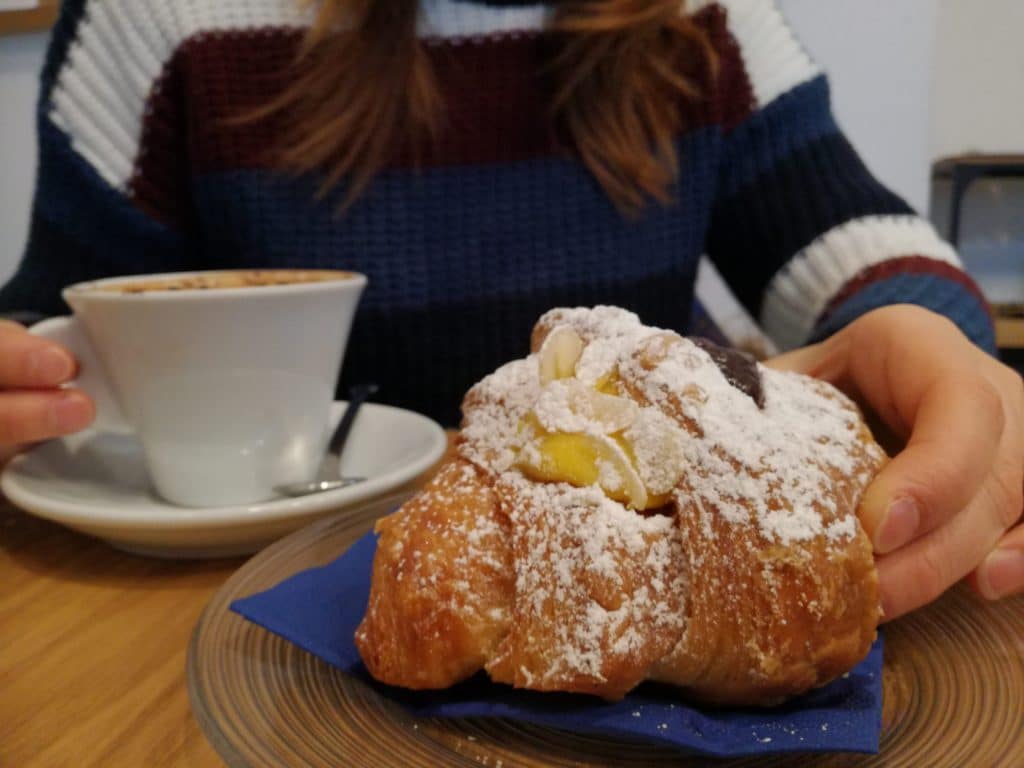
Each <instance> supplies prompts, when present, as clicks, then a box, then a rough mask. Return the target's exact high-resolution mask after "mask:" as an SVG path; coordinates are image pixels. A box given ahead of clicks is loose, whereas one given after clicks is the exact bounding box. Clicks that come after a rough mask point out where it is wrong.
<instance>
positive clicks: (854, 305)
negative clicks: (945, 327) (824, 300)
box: [810, 274, 996, 354]
mask: <svg viewBox="0 0 1024 768" xmlns="http://www.w3.org/2000/svg"><path fill="white" fill-rule="evenodd" d="M892 304H916V305H918V306H921V307H924V308H926V309H930V310H932V311H933V312H937V313H939V314H940V315H944V316H945V317H948V318H949V319H950V320H952V321H953V322H954V323H956V324H957V326H958V327H959V328H960V330H961V331H963V332H964V335H966V336H967V338H969V339H970V340H971V341H972V342H974V343H975V344H977V345H978V346H979V347H981V348H982V349H984V350H985V351H986V352H989V353H990V354H994V353H995V350H996V339H995V330H994V329H993V327H992V320H991V319H990V318H989V316H988V312H987V310H986V309H985V307H984V306H983V305H982V303H981V302H980V301H979V300H978V298H977V297H976V296H975V295H974V294H972V293H971V292H970V291H969V290H967V288H965V287H964V286H963V285H962V284H961V283H958V282H956V281H954V280H949V279H947V278H945V277H942V276H941V275H925V274H914V275H894V276H893V277H889V278H886V279H884V280H879V281H878V282H876V283H871V284H869V285H867V286H865V287H864V289H863V290H861V291H858V292H857V293H855V294H854V295H853V296H851V297H850V298H848V299H847V300H846V301H844V302H842V303H840V304H839V305H838V306H837V307H835V308H834V309H833V310H832V311H831V312H830V313H829V314H828V316H827V317H825V318H824V319H823V320H822V321H820V322H819V324H818V326H817V327H816V328H815V329H814V332H813V334H812V335H811V339H810V341H811V342H815V341H821V340H822V339H824V338H826V337H828V336H831V335H832V334H833V333H835V332H836V331H838V330H840V329H841V328H844V327H845V326H847V325H849V324H850V323H851V322H853V321H854V320H856V319H857V318H858V317H860V316H861V315H863V314H865V313H867V312H870V311H871V310H873V309H878V308H880V307H885V306H889V305H892Z"/></svg>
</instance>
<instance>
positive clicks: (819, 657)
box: [356, 307, 884, 705]
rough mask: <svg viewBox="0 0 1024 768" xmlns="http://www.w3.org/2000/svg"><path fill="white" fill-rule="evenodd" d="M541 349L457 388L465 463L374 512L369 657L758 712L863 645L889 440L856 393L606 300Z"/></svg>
mask: <svg viewBox="0 0 1024 768" xmlns="http://www.w3.org/2000/svg"><path fill="white" fill-rule="evenodd" d="M565 328H570V329H572V331H573V332H572V333H567V332H566V331H564V330H562V331H559V333H561V334H562V335H563V336H570V337H574V338H575V339H576V341H574V342H573V343H571V344H563V345H562V347H561V349H558V350H554V351H552V350H551V349H548V347H550V346H551V345H552V344H555V336H557V335H558V334H553V331H555V330H558V329H565ZM549 338H550V339H551V342H550V343H548V341H549ZM531 348H532V350H533V351H532V354H531V356H530V357H528V358H526V359H525V360H519V361H513V362H511V363H509V364H507V365H506V366H503V367H502V368H501V369H499V370H498V371H496V372H495V373H494V374H493V375H492V376H489V377H487V378H485V379H484V380H482V381H481V382H480V383H479V384H477V385H476V386H474V387H473V388H472V389H471V390H470V391H469V392H468V393H467V395H466V398H465V400H464V402H463V414H464V421H463V425H462V428H461V430H460V434H459V436H458V440H457V451H456V454H457V455H456V458H455V459H453V460H452V461H451V463H449V464H448V465H447V466H445V467H444V468H443V469H442V471H441V472H440V474H439V475H438V476H437V477H436V478H435V479H434V480H433V481H432V482H431V483H430V484H429V485H428V486H427V487H425V488H424V489H423V490H422V491H421V492H420V493H419V494H417V496H416V497H414V498H413V499H412V500H411V501H410V502H408V503H407V504H406V505H405V506H403V507H402V509H400V510H399V511H398V512H396V513H395V514H393V515H392V516H390V517H388V518H386V519H385V520H382V521H381V522H380V523H379V524H378V528H377V530H378V533H379V534H380V541H379V544H378V551H377V555H376V557H375V560H374V570H373V581H372V589H371V597H370V604H369V608H368V611H367V614H366V617H365V618H364V620H363V622H362V624H361V625H360V627H359V629H358V631H357V635H356V640H357V645H358V647H359V650H360V653H361V654H362V655H363V658H364V660H365V661H366V664H367V667H368V668H369V670H370V672H371V674H373V675H374V676H375V677H377V678H378V679H380V680H382V681H384V682H387V683H392V684H395V685H401V686H405V687H409V688H442V687H447V686H449V685H451V684H453V683H455V682H458V681H459V680H461V679H464V678H465V677H468V676H469V675H472V674H473V673H475V672H477V671H479V670H481V669H485V670H486V671H487V672H488V674H490V676H491V677H492V679H494V680H495V681H498V682H504V683H509V684H512V685H514V686H516V687H523V688H531V689H535V690H543V691H551V690H557V691H570V692H579V693H589V694H595V695H598V696H602V697H604V698H607V699H616V698H620V697H622V696H623V695H625V694H626V693H627V692H628V691H629V690H630V689H632V688H633V687H634V686H635V685H637V684H639V683H640V682H642V681H644V680H655V681H659V682H665V683H670V684H673V685H677V686H679V687H680V688H682V689H685V695H686V696H687V697H688V698H695V699H700V700H705V701H711V702H716V703H722V704H741V705H751V704H753V705H766V704H773V703H776V702H778V701H781V700H782V699H785V698H787V697H790V696H793V695H796V694H799V693H802V692H804V691H806V690H808V689H810V688H812V687H815V686H818V685H822V684H824V683H826V682H828V681H829V680H831V679H833V678H835V677H836V676H838V675H840V674H842V673H843V672H846V671H847V670H849V669H850V668H852V667H853V666H854V665H855V664H856V663H857V662H859V661H860V660H861V659H862V658H863V657H864V656H865V655H866V653H867V651H868V650H869V648H870V645H871V643H872V641H873V639H874V636H875V630H876V627H877V623H878V620H879V613H880V610H879V604H878V584H877V574H876V572H875V568H874V563H873V559H872V553H871V546H870V542H869V541H868V539H867V536H866V535H865V533H864V531H863V530H862V529H861V528H860V525H859V523H858V522H857V519H856V516H855V511H856V507H857V504H858V502H859V499H860V496H861V494H862V492H863V490H864V488H865V487H866V485H867V483H868V482H870V480H871V478H872V477H873V475H874V474H875V473H876V472H877V471H878V469H879V468H880V467H881V465H882V463H883V461H884V454H883V453H882V451H881V449H880V448H879V447H878V446H877V444H876V443H875V442H874V440H873V438H872V437H871V434H870V432H869V431H868V429H867V427H866V426H865V425H864V423H863V421H862V419H861V418H860V414H859V413H858V412H857V410H856V407H855V406H854V405H853V404H852V403H851V402H850V401H849V400H847V399H846V398H845V397H844V396H842V395H841V394H840V393H838V391H836V390H834V389H833V388H832V387H830V386H829V385H827V384H824V383H822V382H818V381H815V380H812V379H809V378H806V377H802V376H797V375H795V374H784V373H779V372H775V371H768V370H765V369H762V368H759V367H757V366H755V365H754V364H753V363H752V362H751V361H746V360H745V359H740V358H735V357H733V356H732V353H727V352H725V351H722V350H717V349H716V348H711V347H709V346H706V345H702V344H701V343H694V342H692V341H690V340H686V339H683V338H682V337H680V336H678V335H677V334H674V333H671V332H666V331H661V330H659V329H652V328H646V327H644V326H642V325H640V324H639V321H638V320H637V319H636V318H635V316H633V315H631V314H629V313H626V312H624V311H622V310H618V309H616V308H611V307H598V308H594V309H591V310H583V309H564V310H553V311H552V312H549V313H548V314H546V315H545V316H544V317H542V318H541V319H540V321H538V323H537V325H536V327H535V328H534V332H533V335H532V337H531ZM566 350H568V352H566ZM580 350H582V351H580ZM568 353H572V355H575V357H572V356H571V357H570V359H569V363H571V364H572V368H571V370H570V372H569V373H566V370H565V368H566V362H565V360H564V359H563V358H564V357H565V354H568ZM545 356H547V357H545ZM538 361H540V362H538ZM552 361H554V362H552ZM545 365H547V367H546V368H545ZM552 377H554V378H555V379H556V380H554V381H552ZM626 401H628V402H626ZM552 435H555V436H557V437H558V438H559V439H558V440H555V441H552V440H550V439H549V438H550V437H551V436H552ZM567 445H568V446H569V447H570V448H573V446H577V447H578V448H574V449H573V450H570V451H569V453H568V454H565V451H566V448H565V446H567ZM551 451H556V453H553V454H552V453H550V452H551ZM557 451H562V453H557ZM574 451H575V452H574ZM545 452H548V453H545ZM581 456H583V457H585V458H586V460H585V461H584V460H582V459H581ZM588 462H589V463H588ZM588 473H589V474H588ZM538 477H544V478H545V479H544V480H538V479H537V478H538ZM559 478H561V479H559ZM662 505H663V506H662Z"/></svg>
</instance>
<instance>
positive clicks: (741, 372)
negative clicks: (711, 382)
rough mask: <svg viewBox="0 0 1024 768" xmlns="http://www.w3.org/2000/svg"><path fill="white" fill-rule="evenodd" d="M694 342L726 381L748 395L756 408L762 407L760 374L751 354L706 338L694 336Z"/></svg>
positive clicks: (762, 393) (762, 394)
mask: <svg viewBox="0 0 1024 768" xmlns="http://www.w3.org/2000/svg"><path fill="white" fill-rule="evenodd" d="M690 341H692V342H693V343H694V344H696V345H697V346H698V347H700V348H701V349H703V350H704V351H705V352H707V353H708V354H709V355H710V356H711V359H712V360H713V361H714V363H715V365H717V366H718V370H720V371H721V372H722V374H723V375H724V376H725V379H726V381H728V382H729V383H730V384H732V385H733V386H734V387H736V389H738V390H740V391H741V392H743V393H745V394H746V395H748V396H749V397H750V398H751V399H752V400H753V401H754V402H755V403H757V407H758V408H764V389H763V388H762V387H761V374H760V373H758V370H757V361H756V360H754V358H753V356H751V355H749V354H747V353H746V352H742V351H740V350H738V349H731V348H729V347H720V346H718V345H717V344H715V343H714V342H712V341H708V340H707V339H704V338H700V337H694V338H692V339H690Z"/></svg>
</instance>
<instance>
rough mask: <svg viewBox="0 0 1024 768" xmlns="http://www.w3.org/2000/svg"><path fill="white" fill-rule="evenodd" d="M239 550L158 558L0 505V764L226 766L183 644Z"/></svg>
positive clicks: (27, 766)
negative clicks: (193, 687) (206, 729)
mask: <svg viewBox="0 0 1024 768" xmlns="http://www.w3.org/2000/svg"><path fill="white" fill-rule="evenodd" d="M243 562H244V559H234V560H215V561H171V560H153V559H147V558H142V557H137V556H135V555H129V554H125V553H122V552H118V551H117V550H114V549H111V548H110V547H109V546H108V545H106V544H104V543H102V542H100V541H96V540H93V539H90V538H88V537H86V536H82V535H80V534H77V533H73V532H71V531H68V530H66V529H64V528H62V527H60V526H57V525H55V524H52V523H49V522H46V521H43V520H39V519H37V518H34V517H31V516H29V515H27V514H25V513H23V512H21V511H18V510H15V509H13V508H12V507H10V506H9V505H7V504H6V503H4V504H3V505H2V506H0V766H3V768H8V767H9V766H10V767H11V768H14V767H15V766H17V767H18V768H32V767H34V766H40V767H42V766H46V767H47V768H49V767H50V766H82V768H87V767H88V766H104V767H106V766H110V767H111V768H116V767H117V766H132V767H133V768H134V767H136V766H152V767H154V768H156V767H159V766H196V768H205V766H221V765H223V762H222V761H221V760H220V759H219V758H218V757H217V754H216V753H215V752H214V751H213V749H212V747H211V746H210V745H209V743H208V742H207V741H206V739H205V738H204V737H203V735H202V733H201V731H200V730H199V727H198V726H197V725H196V722H195V720H194V718H193V717H192V713H191V711H190V709H189V703H188V692H187V690H186V686H185V650H186V648H187V646H188V640H189V636H190V635H191V633H192V629H193V627H194V626H195V623H196V620H197V619H198V618H199V614H200V613H202V610H203V608H204V607H205V606H206V603H207V602H208V601H209V600H210V597H211V596H212V595H213V594H214V593H215V592H216V591H217V589H218V588H219V587H220V586H221V584H223V583H224V581H225V580H226V579H227V578H228V576H230V575H231V574H232V573H233V572H234V571H235V570H236V569H237V568H238V567H239V566H240V565H241V564H242V563H243Z"/></svg>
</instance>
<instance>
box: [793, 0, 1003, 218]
mask: <svg viewBox="0 0 1024 768" xmlns="http://www.w3.org/2000/svg"><path fill="white" fill-rule="evenodd" d="M779 1H780V5H781V7H782V10H783V13H784V14H785V16H786V19H787V20H788V21H789V23H790V25H791V26H792V27H793V29H794V30H795V31H796V34H797V37H798V38H799V39H800V41H801V42H802V43H803V44H804V46H805V47H806V48H807V50H808V51H809V52H810V54H811V56H812V58H814V60H815V61H817V62H818V64H819V65H821V67H822V68H823V69H824V70H825V71H826V72H827V73H828V75H829V79H830V81H831V83H832V100H833V109H834V111H835V114H836V118H837V119H838V121H839V124H840V126H841V127H842V128H843V130H844V132H845V133H846V135H847V137H848V138H849V139H850V141H851V142H852V143H853V145H854V146H855V147H856V148H857V150H858V151H859V152H860V154H861V157H862V158H863V159H864V161H865V162H866V163H867V165H868V167H869V168H870V169H871V171H872V172H873V173H874V174H875V176H877V177H878V178H879V179H881V180H882V181H883V182H884V183H885V184H886V185H888V186H889V187H890V188H891V189H893V190H894V191H895V192H897V193H898V194H900V195H902V196H903V197H904V198H905V199H906V200H907V201H908V202H909V203H910V204H911V205H912V206H913V207H914V208H916V209H917V210H919V211H924V210H927V206H928V187H929V177H930V164H931V159H932V158H931V155H930V153H929V140H930V135H931V123H932V121H931V69H932V62H933V60H934V58H935V53H936V49H935V29H936V17H937V8H936V0H896V2H894V1H893V0H857V2H850V0H779ZM1014 1H1016V0H1011V2H1014ZM961 2H962V3H963V4H964V5H968V2H967V0H961Z"/></svg>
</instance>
